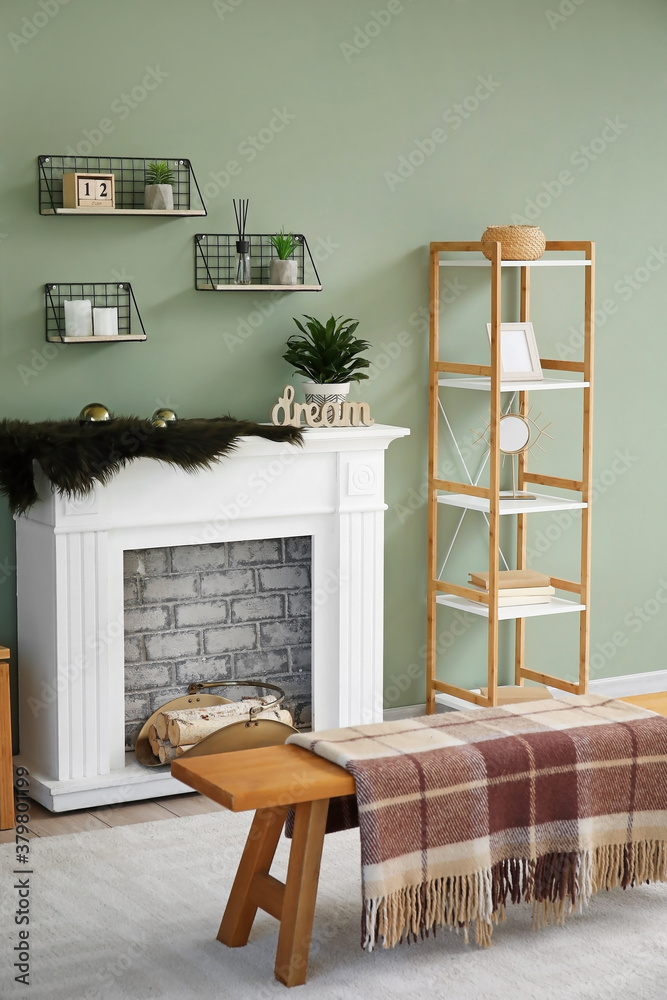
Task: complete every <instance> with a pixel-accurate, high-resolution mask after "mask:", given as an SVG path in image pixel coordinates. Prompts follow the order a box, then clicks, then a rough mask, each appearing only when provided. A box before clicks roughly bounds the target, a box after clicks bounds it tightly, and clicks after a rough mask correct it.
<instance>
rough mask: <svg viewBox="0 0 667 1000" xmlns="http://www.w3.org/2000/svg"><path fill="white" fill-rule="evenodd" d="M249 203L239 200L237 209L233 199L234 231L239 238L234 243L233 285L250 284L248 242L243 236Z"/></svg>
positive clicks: (247, 199) (243, 199)
mask: <svg viewBox="0 0 667 1000" xmlns="http://www.w3.org/2000/svg"><path fill="white" fill-rule="evenodd" d="M249 201H250V199H249V198H241V199H239V203H238V207H237V204H236V198H234V215H235V216H236V229H237V232H238V236H239V238H238V239H237V241H236V268H235V271H234V284H235V285H249V284H250V240H247V239H246V235H245V226H246V219H247V218H248V204H249Z"/></svg>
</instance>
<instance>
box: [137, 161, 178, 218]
mask: <svg viewBox="0 0 667 1000" xmlns="http://www.w3.org/2000/svg"><path fill="white" fill-rule="evenodd" d="M173 183H174V171H173V170H172V169H171V167H169V166H168V164H166V163H165V162H164V160H162V161H161V162H157V163H155V162H154V163H149V164H148V166H147V167H146V186H145V188H144V206H145V208H149V209H153V210H161V211H165V212H173V210H174V189H173V187H172V184H173Z"/></svg>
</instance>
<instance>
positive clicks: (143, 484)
mask: <svg viewBox="0 0 667 1000" xmlns="http://www.w3.org/2000/svg"><path fill="white" fill-rule="evenodd" d="M409 433H410V432H409V430H408V429H407V428H405V427H393V426H389V425H386V424H374V425H373V426H372V427H340V428H337V427H336V428H334V427H328V428H309V429H307V430H304V439H303V445H302V446H294V445H289V444H282V443H276V442H273V441H268V440H264V439H263V438H258V437H245V438H241V439H239V441H238V442H237V447H236V449H235V450H234V452H232V454H230V455H228V456H225V457H224V458H222V459H221V460H220V461H219V462H217V463H215V465H214V466H212V467H211V468H210V469H207V470H203V471H199V472H196V473H187V472H184V471H183V470H181V469H178V468H176V467H175V466H171V465H167V464H165V463H162V462H157V461H154V460H152V459H147V458H142V459H138V460H136V461H134V462H131V463H130V464H129V465H128V466H127V467H126V468H125V469H123V470H121V471H120V472H119V473H118V475H116V476H115V477H114V478H113V479H112V480H111V481H110V482H109V483H108V484H107V485H105V486H98V487H96V488H95V490H94V491H93V492H92V493H91V494H89V495H87V496H85V497H82V498H80V499H67V498H65V497H61V496H58V495H57V494H55V493H54V492H53V491H52V489H51V486H50V484H49V483H48V481H47V480H46V479H45V478H44V477H43V475H42V473H41V470H39V468H37V470H36V471H37V483H38V489H39V493H40V497H42V498H43V499H41V500H40V501H39V502H38V503H37V504H35V506H34V507H33V508H32V509H31V510H30V511H29V512H28V513H27V514H26V515H24V516H21V517H17V519H16V522H17V523H16V542H17V576H18V627H19V680H20V684H19V689H20V693H19V697H20V741H21V756H20V758H19V761H18V763H21V764H25V765H26V766H27V767H28V768H29V769H30V773H31V794H32V795H33V797H34V798H36V799H37V800H38V801H39V802H41V803H42V804H43V805H45V806H46V807H47V808H49V809H52V810H54V811H56V812H61V811H66V810H69V809H80V808H88V807H91V806H94V805H104V804H109V803H114V802H124V801H131V800H133V799H142V798H152V797H155V796H159V795H172V794H174V793H177V792H186V791H190V789H189V788H188V787H187V786H184V785H182V784H181V782H179V781H176V779H174V778H172V777H171V775H170V773H169V770H168V769H158V768H142V767H141V766H140V765H138V764H136V763H134V762H133V761H132V760H131V761H129V762H127V764H126V755H125V749H124V656H123V639H124V634H123V552H124V551H125V550H127V549H140V548H158V547H162V546H174V545H196V544H206V543H215V542H223V541H244V540H248V539H258V538H278V537H289V536H298V535H309V536H311V538H312V553H313V563H312V592H313V604H312V678H313V679H312V684H313V691H312V696H313V727H314V728H317V729H328V728H336V727H338V726H348V725H356V724H360V723H369V722H378V721H381V720H382V705H383V655H382V654H383V649H382V633H383V572H384V557H383V556H384V553H383V549H384V524H383V521H384V511H385V509H386V505H385V503H384V453H385V451H386V449H387V448H388V446H389V444H390V443H391V442H392V441H394V440H396V439H397V438H400V437H405V436H406V435H408V434H409ZM183 693H186V692H185V691H184V692H183Z"/></svg>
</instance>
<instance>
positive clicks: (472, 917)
mask: <svg viewBox="0 0 667 1000" xmlns="http://www.w3.org/2000/svg"><path fill="white" fill-rule="evenodd" d="M666 881H667V842H666V841H638V842H633V843H630V844H612V845H606V846H604V847H596V848H593V849H587V850H581V851H572V852H569V853H552V854H546V855H543V856H541V857H539V858H538V859H537V860H534V861H531V860H528V859H525V858H510V859H509V860H507V861H501V862H499V863H498V864H496V865H493V866H492V867H490V868H483V869H481V870H480V871H477V872H474V873H473V874H470V875H458V876H452V877H447V878H435V879H431V880H429V881H427V882H423V883H421V884H419V885H412V886H405V887H404V888H402V889H398V890H397V891H396V892H393V893H391V894H390V895H388V896H384V897H379V898H374V899H366V900H365V901H364V912H363V918H362V947H363V948H364V949H365V950H366V951H372V950H373V948H374V947H375V946H376V945H377V944H378V943H380V944H381V946H382V947H383V948H393V947H394V946H395V945H397V944H400V943H401V942H402V941H404V940H407V941H412V940H416V939H417V938H418V937H424V936H425V935H428V934H429V933H430V932H431V931H435V928H436V927H449V928H450V930H456V931H458V930H462V931H463V934H464V938H465V941H466V943H467V942H468V935H469V931H470V925H471V924H472V923H474V925H475V941H476V943H477V944H478V945H479V946H480V947H482V948H486V947H488V946H489V945H490V944H491V935H492V932H493V925H494V924H497V923H498V920H502V919H504V917H505V909H506V906H507V903H508V901H509V902H511V903H520V902H522V901H523V902H527V903H532V904H533V921H532V922H533V928H540V927H543V926H545V925H546V924H549V923H555V924H562V923H564V922H565V917H566V916H567V915H568V914H570V913H572V912H573V910H575V909H576V908H577V907H578V908H582V907H583V906H584V905H586V904H587V903H588V901H589V899H590V898H591V896H592V895H593V894H594V893H595V892H597V891H599V890H600V889H613V888H615V887H617V886H621V887H622V888H623V889H626V888H628V887H630V886H633V885H637V884H640V883H642V882H666Z"/></svg>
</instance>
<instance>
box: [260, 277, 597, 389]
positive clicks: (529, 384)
mask: <svg viewBox="0 0 667 1000" xmlns="http://www.w3.org/2000/svg"><path fill="white" fill-rule="evenodd" d="M246 287H247V286H246ZM438 385H439V386H442V387H444V388H447V389H478V390H481V391H482V392H490V391H491V379H490V378H487V377H486V376H485V375H474V376H468V377H466V378H444V377H441V378H439V379H438ZM589 385H590V382H577V381H575V380H574V379H566V378H543V379H535V380H534V381H533V380H530V381H526V382H501V384H500V391H501V392H540V391H545V390H547V389H585V388H587V386H589Z"/></svg>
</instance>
